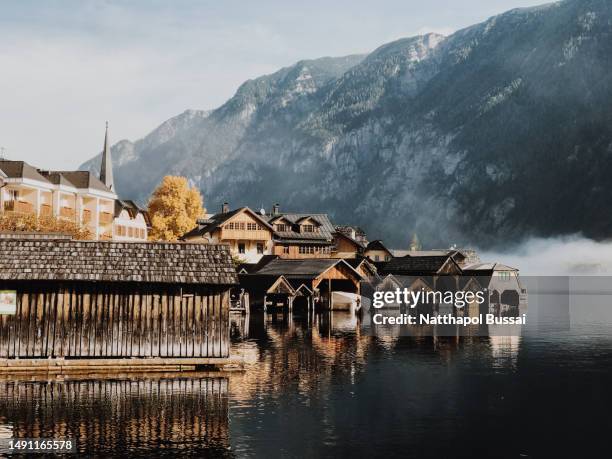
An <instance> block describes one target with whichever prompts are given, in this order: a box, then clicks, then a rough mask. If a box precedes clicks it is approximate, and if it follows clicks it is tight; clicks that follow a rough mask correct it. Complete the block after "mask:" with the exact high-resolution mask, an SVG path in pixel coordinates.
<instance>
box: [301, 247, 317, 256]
mask: <svg viewBox="0 0 612 459" xmlns="http://www.w3.org/2000/svg"><path fill="white" fill-rule="evenodd" d="M300 253H302V254H313V253H315V248H314V247H313V246H311V245H308V246H305V245H301V246H300Z"/></svg>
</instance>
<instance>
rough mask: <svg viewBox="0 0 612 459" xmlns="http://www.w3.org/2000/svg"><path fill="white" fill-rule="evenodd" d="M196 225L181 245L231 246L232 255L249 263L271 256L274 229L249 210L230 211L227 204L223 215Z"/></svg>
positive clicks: (244, 208) (206, 219) (184, 237)
mask: <svg viewBox="0 0 612 459" xmlns="http://www.w3.org/2000/svg"><path fill="white" fill-rule="evenodd" d="M197 224H198V226H196V227H195V228H194V229H192V230H191V231H189V232H188V233H186V234H184V235H183V236H182V237H181V240H182V241H186V242H198V243H226V244H229V246H230V250H231V253H232V255H233V256H234V257H235V258H238V259H240V260H241V261H243V262H246V263H257V262H258V261H259V259H260V258H261V257H262V256H264V255H269V254H271V253H272V250H273V242H272V237H273V234H274V228H273V227H272V225H270V224H269V223H268V222H267V221H266V219H265V218H264V217H263V216H261V215H259V214H257V213H256V212H254V211H252V210H251V209H249V208H248V207H240V208H238V209H235V210H231V211H230V210H229V205H228V204H227V203H224V204H223V206H222V208H221V212H220V213H218V214H214V215H209V216H207V217H206V218H203V219H200V220H198V223H197Z"/></svg>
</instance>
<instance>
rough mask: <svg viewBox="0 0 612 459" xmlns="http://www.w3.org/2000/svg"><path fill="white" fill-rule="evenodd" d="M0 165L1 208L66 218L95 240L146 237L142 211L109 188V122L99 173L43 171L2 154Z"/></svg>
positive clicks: (145, 222) (144, 214) (146, 223)
mask: <svg viewBox="0 0 612 459" xmlns="http://www.w3.org/2000/svg"><path fill="white" fill-rule="evenodd" d="M0 170H1V171H2V182H0V211H1V212H11V213H15V214H21V215H35V216H36V217H39V218H44V217H53V218H58V219H63V220H68V221H71V222H74V223H76V224H78V225H79V226H82V227H84V228H86V229H88V230H89V233H90V235H91V238H92V239H94V240H127V241H129V240H133V241H144V240H147V237H148V218H147V216H146V212H145V211H144V210H142V209H140V208H138V206H136V204H134V203H133V202H132V201H121V200H119V198H118V196H117V194H116V193H115V191H114V183H113V177H112V163H111V157H110V145H109V143H108V126H107V130H106V134H105V138H104V152H103V154H102V167H101V174H100V177H96V176H95V175H94V174H93V173H91V172H89V171H52V170H42V169H37V168H35V167H33V166H31V165H30V164H28V163H26V162H25V161H11V160H7V159H1V158H0ZM123 228H127V229H126V230H125V235H124V231H123Z"/></svg>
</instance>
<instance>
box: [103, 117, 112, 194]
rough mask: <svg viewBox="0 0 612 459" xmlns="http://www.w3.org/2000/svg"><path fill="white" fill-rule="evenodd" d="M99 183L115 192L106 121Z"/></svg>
mask: <svg viewBox="0 0 612 459" xmlns="http://www.w3.org/2000/svg"><path fill="white" fill-rule="evenodd" d="M100 181H101V182H102V183H104V184H105V185H106V186H107V187H109V188H110V189H111V190H113V191H115V183H114V182H113V160H112V158H111V151H110V144H109V143H108V121H107V122H106V132H105V133H104V151H103V152H102V165H101V166H100Z"/></svg>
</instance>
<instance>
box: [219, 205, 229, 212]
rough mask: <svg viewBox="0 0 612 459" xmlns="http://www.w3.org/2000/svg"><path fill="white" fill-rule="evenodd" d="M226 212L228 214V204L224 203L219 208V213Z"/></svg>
mask: <svg viewBox="0 0 612 459" xmlns="http://www.w3.org/2000/svg"><path fill="white" fill-rule="evenodd" d="M228 212H229V204H228V203H227V202H224V203H223V205H222V206H221V213H222V214H226V213H228Z"/></svg>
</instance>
